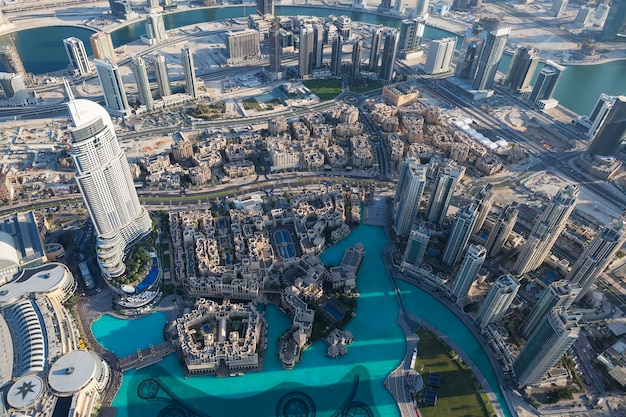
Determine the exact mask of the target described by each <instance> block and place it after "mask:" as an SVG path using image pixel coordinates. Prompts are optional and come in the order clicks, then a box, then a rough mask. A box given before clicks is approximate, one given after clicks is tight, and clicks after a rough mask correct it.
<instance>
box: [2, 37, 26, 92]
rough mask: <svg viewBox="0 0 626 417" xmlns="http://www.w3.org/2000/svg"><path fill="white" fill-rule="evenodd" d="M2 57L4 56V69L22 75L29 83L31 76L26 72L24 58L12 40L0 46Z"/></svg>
mask: <svg viewBox="0 0 626 417" xmlns="http://www.w3.org/2000/svg"><path fill="white" fill-rule="evenodd" d="M0 57H2V62H3V63H4V69H5V70H6V72H12V73H13V74H19V75H21V76H22V80H24V81H25V82H26V83H28V81H29V80H30V76H29V74H28V73H27V72H26V68H24V64H23V63H22V58H20V55H19V54H18V53H17V49H15V45H13V41H10V43H8V44H6V45H2V46H0Z"/></svg>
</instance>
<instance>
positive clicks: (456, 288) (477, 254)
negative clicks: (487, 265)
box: [452, 245, 487, 301]
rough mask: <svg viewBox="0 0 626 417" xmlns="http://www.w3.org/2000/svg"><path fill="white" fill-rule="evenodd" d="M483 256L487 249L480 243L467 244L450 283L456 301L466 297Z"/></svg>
mask: <svg viewBox="0 0 626 417" xmlns="http://www.w3.org/2000/svg"><path fill="white" fill-rule="evenodd" d="M485 256H487V251H486V250H485V248H483V247H482V246H480V245H469V247H468V248H467V251H466V252H465V257H464V258H463V262H461V267H460V268H459V272H457V274H456V278H454V282H453V283H452V295H454V298H455V299H456V300H457V301H460V300H462V299H463V298H465V297H467V294H468V293H469V290H470V288H471V287H472V284H473V283H474V280H475V279H476V275H478V271H479V270H480V268H481V267H482V266H483V262H485Z"/></svg>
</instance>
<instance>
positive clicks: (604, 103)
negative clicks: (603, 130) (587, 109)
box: [587, 93, 617, 139]
mask: <svg viewBox="0 0 626 417" xmlns="http://www.w3.org/2000/svg"><path fill="white" fill-rule="evenodd" d="M616 99H617V96H609V95H607V94H604V93H602V94H600V97H598V101H596V105H595V106H594V107H593V110H591V114H589V118H588V121H589V124H590V127H589V130H588V131H587V137H588V138H589V139H593V138H594V137H595V136H596V133H598V130H600V126H602V124H603V123H604V121H605V120H606V116H607V115H608V114H609V112H610V110H611V109H612V108H613V104H615V100H616Z"/></svg>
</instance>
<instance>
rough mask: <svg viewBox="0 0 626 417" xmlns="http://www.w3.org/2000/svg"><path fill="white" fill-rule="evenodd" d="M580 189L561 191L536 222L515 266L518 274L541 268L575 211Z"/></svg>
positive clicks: (567, 188) (573, 188)
mask: <svg viewBox="0 0 626 417" xmlns="http://www.w3.org/2000/svg"><path fill="white" fill-rule="evenodd" d="M578 193H579V189H578V187H576V186H575V185H568V186H567V187H565V188H562V189H560V190H559V191H558V192H557V193H556V195H555V196H554V197H553V198H552V200H550V202H549V203H548V205H547V206H546V207H545V208H544V210H543V211H542V212H541V214H540V215H539V217H538V218H537V219H536V220H535V225H534V226H533V229H532V230H531V231H530V234H529V235H528V238H527V239H526V243H524V247H523V248H522V251H521V252H520V254H519V255H518V257H517V261H515V265H513V271H515V273H516V274H525V273H526V272H528V271H532V270H534V269H537V268H539V266H540V265H541V264H542V263H543V261H544V260H545V259H546V257H547V256H548V254H549V253H550V250H551V249H552V246H553V245H554V242H556V240H557V239H558V237H559V235H560V234H561V232H562V231H563V229H565V225H566V223H567V219H568V218H569V215H570V214H571V213H572V211H573V210H574V206H575V205H576V200H577V199H578Z"/></svg>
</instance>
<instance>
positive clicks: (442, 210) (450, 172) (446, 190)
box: [426, 165, 465, 226]
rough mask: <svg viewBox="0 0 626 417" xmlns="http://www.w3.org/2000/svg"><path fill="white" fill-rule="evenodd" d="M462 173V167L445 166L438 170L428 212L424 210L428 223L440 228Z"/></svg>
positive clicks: (463, 170)
mask: <svg viewBox="0 0 626 417" xmlns="http://www.w3.org/2000/svg"><path fill="white" fill-rule="evenodd" d="M464 172H465V169H464V168H463V167H460V166H453V165H452V166H451V165H447V166H445V167H443V168H440V169H439V173H438V174H437V182H436V183H435V189H434V190H433V192H432V194H431V195H430V201H429V203H428V210H426V219H427V220H428V221H429V222H433V223H435V224H437V225H440V226H441V224H442V223H443V221H444V220H445V218H446V214H447V213H448V206H449V205H450V199H452V194H454V190H455V188H456V185H457V183H458V182H459V181H460V179H461V178H462V177H463V173H464Z"/></svg>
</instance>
